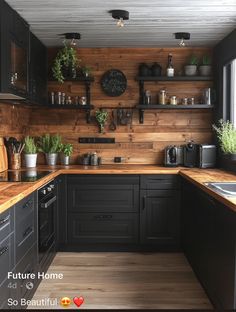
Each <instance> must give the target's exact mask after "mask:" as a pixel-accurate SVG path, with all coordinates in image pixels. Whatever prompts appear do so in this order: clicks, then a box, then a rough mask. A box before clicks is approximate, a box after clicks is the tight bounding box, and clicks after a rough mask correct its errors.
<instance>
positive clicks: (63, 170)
mask: <svg viewBox="0 0 236 312" xmlns="http://www.w3.org/2000/svg"><path fill="white" fill-rule="evenodd" d="M37 169H40V170H50V171H52V172H51V173H50V174H49V175H47V176H46V177H43V178H42V179H40V180H38V181H37V182H32V183H31V182H30V183H29V182H27V183H26V182H24V183H23V182H0V213H2V212H4V211H5V210H7V209H8V208H10V207H11V206H13V205H14V204H16V203H17V202H19V201H20V200H21V199H23V198H24V197H26V196H27V195H29V194H30V193H32V192H33V191H35V190H37V189H38V188H40V187H42V186H43V185H44V184H46V183H48V182H49V181H50V180H52V179H54V178H55V177H57V176H58V175H60V174H180V175H181V176H183V177H184V178H186V179H188V180H189V181H191V182H192V183H194V184H195V185H197V186H198V187H200V188H201V189H203V190H204V191H206V192H207V193H208V194H210V195H211V196H213V197H214V198H216V199H217V200H219V201H220V202H222V203H223V204H225V205H227V206H228V207H230V208H231V209H232V210H234V211H235V212H236V198H225V197H223V196H221V195H219V194H217V193H215V192H213V191H212V190H211V189H209V188H207V187H206V186H205V185H204V184H203V183H204V182H211V181H212V182H227V181H230V182H236V175H234V174H233V173H228V172H225V171H223V170H219V169H197V168H194V169H188V168H183V167H178V168H166V167H161V166H155V165H123V164H117V165H115V164H114V165H102V166H99V167H91V166H76V165H73V166H67V167H63V166H56V167H53V168H50V167H47V166H40V167H39V168H37Z"/></svg>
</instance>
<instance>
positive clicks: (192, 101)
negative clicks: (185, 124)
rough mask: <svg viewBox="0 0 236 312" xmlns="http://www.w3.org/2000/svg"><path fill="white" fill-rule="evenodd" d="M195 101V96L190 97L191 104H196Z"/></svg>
mask: <svg viewBox="0 0 236 312" xmlns="http://www.w3.org/2000/svg"><path fill="white" fill-rule="evenodd" d="M194 102H195V101H194V97H192V98H191V99H190V104H191V105H194Z"/></svg>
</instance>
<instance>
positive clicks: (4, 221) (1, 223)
mask: <svg viewBox="0 0 236 312" xmlns="http://www.w3.org/2000/svg"><path fill="white" fill-rule="evenodd" d="M8 220H9V216H7V217H6V218H4V219H1V220H0V226H1V225H3V224H5V223H6V222H7V221H8Z"/></svg>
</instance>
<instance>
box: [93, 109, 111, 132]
mask: <svg viewBox="0 0 236 312" xmlns="http://www.w3.org/2000/svg"><path fill="white" fill-rule="evenodd" d="M95 118H96V120H97V122H98V124H99V126H100V130H101V131H103V130H104V127H105V124H106V122H107V119H108V112H107V111H106V110H104V109H99V110H98V111H96V113H95Z"/></svg>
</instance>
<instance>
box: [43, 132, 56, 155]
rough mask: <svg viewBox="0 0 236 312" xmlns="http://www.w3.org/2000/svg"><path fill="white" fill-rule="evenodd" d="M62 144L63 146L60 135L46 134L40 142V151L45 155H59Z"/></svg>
mask: <svg viewBox="0 0 236 312" xmlns="http://www.w3.org/2000/svg"><path fill="white" fill-rule="evenodd" d="M60 144H61V137H60V135H58V134H56V135H50V134H45V135H43V136H42V137H41V138H40V139H39V142H38V145H39V151H40V152H43V153H45V154H54V153H58V152H59V149H60Z"/></svg>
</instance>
